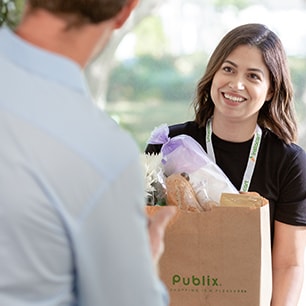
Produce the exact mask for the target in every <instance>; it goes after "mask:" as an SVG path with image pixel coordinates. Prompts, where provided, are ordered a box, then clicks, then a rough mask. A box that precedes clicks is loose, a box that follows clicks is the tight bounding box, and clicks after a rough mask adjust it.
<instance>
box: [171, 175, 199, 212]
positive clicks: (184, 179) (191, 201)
mask: <svg viewBox="0 0 306 306" xmlns="http://www.w3.org/2000/svg"><path fill="white" fill-rule="evenodd" d="M165 183H166V202H167V205H176V206H177V207H179V208H180V209H182V210H185V211H190V212H200V211H203V209H202V207H201V205H200V203H199V202H198V200H197V197H196V194H195V192H194V190H193V188H192V186H191V184H190V183H189V180H188V175H187V174H186V173H174V174H171V175H170V176H168V177H167V178H166V180H165Z"/></svg>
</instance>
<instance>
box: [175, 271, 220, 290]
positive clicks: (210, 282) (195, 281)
mask: <svg viewBox="0 0 306 306" xmlns="http://www.w3.org/2000/svg"><path fill="white" fill-rule="evenodd" d="M172 285H174V286H175V285H181V286H182V285H183V286H191V285H193V286H196V287H201V286H204V287H219V286H221V284H220V283H219V281H218V278H214V277H211V276H210V275H202V276H195V275H191V276H187V277H186V276H181V275H179V274H175V275H173V276H172Z"/></svg>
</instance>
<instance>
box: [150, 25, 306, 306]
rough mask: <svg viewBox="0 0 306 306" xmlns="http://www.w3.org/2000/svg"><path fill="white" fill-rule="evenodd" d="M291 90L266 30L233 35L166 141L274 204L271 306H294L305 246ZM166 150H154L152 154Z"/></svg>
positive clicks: (251, 28) (305, 196)
mask: <svg viewBox="0 0 306 306" xmlns="http://www.w3.org/2000/svg"><path fill="white" fill-rule="evenodd" d="M293 103H294V102H293V90H292V83H291V80H290V74H289V69H288V64H287V59H286V54H285V51H284V48H283V46H282V43H281V41H280V39H279V38H278V37H277V36H276V35H275V34H274V33H273V32H272V31H271V30H269V29H268V28H267V27H266V26H264V25H261V24H246V25H242V26H239V27H237V28H235V29H233V30H232V31H230V32H229V33H228V34H227V35H226V36H225V37H224V38H223V39H222V40H221V42H220V43H219V45H218V46H217V48H216V49H215V51H214V52H213V54H212V56H211V58H210V60H209V62H208V65H207V69H206V72H205V74H204V75H203V77H202V78H201V80H200V82H199V84H198V87H197V96H196V99H195V101H194V109H195V119H194V121H190V122H186V123H183V124H177V125H173V126H170V127H169V130H170V133H169V137H174V136H177V135H180V134H187V135H189V136H192V137H193V138H194V139H195V140H197V141H198V142H199V143H200V144H201V145H202V147H203V148H204V150H205V151H206V152H207V153H208V155H209V156H210V157H211V158H213V159H214V160H215V161H216V163H217V164H218V165H219V167H220V168H221V169H222V170H223V171H224V173H225V174H226V175H227V176H228V178H229V179H230V180H231V182H232V183H233V184H234V185H235V187H236V188H237V189H238V190H241V191H244V192H246V191H255V192H258V193H259V194H261V195H262V196H264V197H265V198H267V199H268V200H269V203H270V212H271V235H272V245H273V249H272V264H273V297H272V302H271V305H272V306H289V305H290V306H293V305H297V303H298V299H299V296H300V292H301V288H302V284H303V267H304V250H305V244H306V243H305V241H306V238H305V237H306V167H305V165H306V154H305V152H304V151H303V149H302V148H300V147H299V146H297V145H296V144H294V142H295V141H296V139H297V124H296V118H295V114H294V104H293ZM160 148H161V145H152V144H149V145H148V146H147V148H146V152H147V153H149V152H150V153H153V152H155V153H157V152H159V150H160Z"/></svg>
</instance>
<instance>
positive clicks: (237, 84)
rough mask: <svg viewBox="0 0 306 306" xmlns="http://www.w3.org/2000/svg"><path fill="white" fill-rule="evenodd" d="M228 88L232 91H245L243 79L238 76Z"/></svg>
mask: <svg viewBox="0 0 306 306" xmlns="http://www.w3.org/2000/svg"><path fill="white" fill-rule="evenodd" d="M228 86H229V87H230V88H231V89H232V90H237V91H240V90H244V88H245V87H244V82H243V80H242V79H241V77H239V76H237V77H235V78H233V79H232V80H231V81H230V82H229V84H228Z"/></svg>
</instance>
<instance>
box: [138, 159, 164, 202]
mask: <svg viewBox="0 0 306 306" xmlns="http://www.w3.org/2000/svg"><path fill="white" fill-rule="evenodd" d="M142 158H143V164H144V170H145V192H146V200H147V205H165V204H166V187H165V183H164V173H163V169H162V154H143V155H142Z"/></svg>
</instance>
